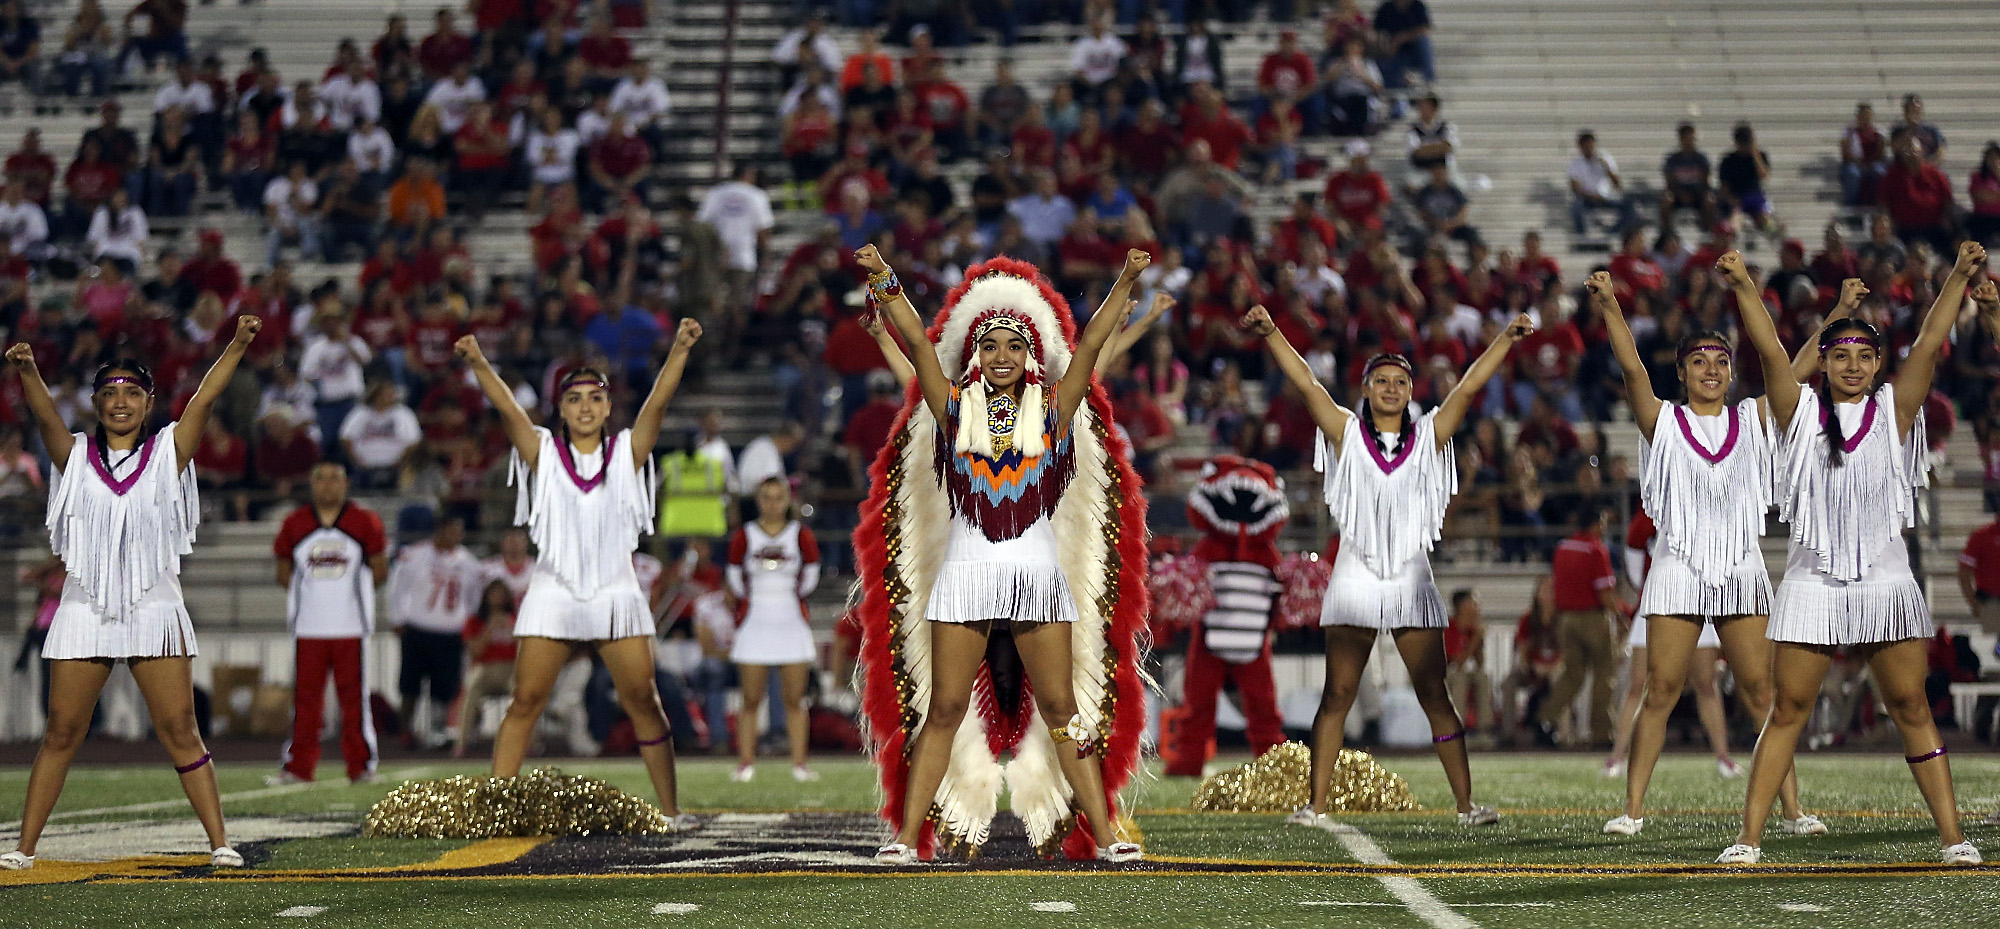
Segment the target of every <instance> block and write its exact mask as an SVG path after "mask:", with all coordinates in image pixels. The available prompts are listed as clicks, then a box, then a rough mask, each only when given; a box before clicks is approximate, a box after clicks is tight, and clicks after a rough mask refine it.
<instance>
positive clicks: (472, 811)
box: [361, 768, 673, 839]
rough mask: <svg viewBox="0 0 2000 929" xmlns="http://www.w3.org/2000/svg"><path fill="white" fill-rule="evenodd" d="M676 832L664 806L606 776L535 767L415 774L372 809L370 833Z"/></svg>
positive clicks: (424, 835) (460, 836) (448, 836)
mask: <svg viewBox="0 0 2000 929" xmlns="http://www.w3.org/2000/svg"><path fill="white" fill-rule="evenodd" d="M672 831H673V823H672V822H671V821H670V820H668V818H667V816H666V814H664V813H662V812H660V809H659V807H656V806H654V805H652V804H651V803H648V802H646V801H644V800H641V799H639V798H638V797H634V796H631V795H630V794H627V793H625V792H624V791H622V790H619V789H618V788H616V787H613V786H611V785H610V784H607V783H605V782H603V781H600V780H596V779H594V778H588V777H575V776H571V775H567V774H564V773H562V772H561V771H558V770H555V769H554V768H536V769H535V770H533V771H530V772H528V773H526V774H523V775H521V776H520V777H468V776H466V775H459V776H457V777H448V778H445V779H443V780H435V781H410V782H408V783H406V784H404V785H403V786H401V787H398V788H396V789H395V790H392V791H390V792H389V795H388V796H386V797H383V798H382V800H381V802H379V803H377V804H375V806H374V807H373V808H371V809H369V811H368V818H367V822H366V825H365V826H364V827H363V828H362V831H361V834H362V835H364V836H367V837H369V838H378V837H380V838H403V839H491V838H498V837H503V836H531V835H653V834H659V833H665V832H672Z"/></svg>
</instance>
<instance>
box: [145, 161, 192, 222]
mask: <svg viewBox="0 0 2000 929" xmlns="http://www.w3.org/2000/svg"><path fill="white" fill-rule="evenodd" d="M194 187H195V180H194V172H193V171H181V172H178V173H175V174H171V175H169V174H167V173H165V172H162V171H155V170H148V171H147V172H146V212H148V213H151V214H153V215H154V216H186V215H188V213H189V212H191V211H192V210H193V209H194Z"/></svg>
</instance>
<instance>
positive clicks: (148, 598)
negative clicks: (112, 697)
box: [42, 574, 195, 659]
mask: <svg viewBox="0 0 2000 929" xmlns="http://www.w3.org/2000/svg"><path fill="white" fill-rule="evenodd" d="M194 656H195V644H194V622H193V620H192V619H190V618H189V616H188V611H187V603H186V602H185V601H184V600H183V599H182V597H181V582H180V579H179V578H177V577H175V576H174V575H172V574H166V575H163V576H161V578H160V580H159V582H158V583H155V584H154V585H153V587H152V589H151V590H148V591H146V593H145V595H144V596H141V597H140V598H139V602H138V603H135V604H133V605H132V609H131V611H130V613H129V616H128V617H127V618H126V619H125V620H123V621H120V620H116V619H112V618H111V617H109V616H106V615H104V611H103V610H100V609H98V608H97V605H96V604H93V603H91V602H90V597H89V595H88V594H86V593H84V591H83V586H82V585H81V584H77V583H74V582H72V583H70V584H68V585H66V586H64V587H63V596H62V602H61V603H60V604H58V605H57V606H56V615H55V618H54V619H53V620H51V621H50V622H49V638H48V641H46V642H44V643H43V644H42V657H44V658H53V659H78V658H192V657H194Z"/></svg>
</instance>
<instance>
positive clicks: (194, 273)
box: [181, 229, 285, 329]
mask: <svg viewBox="0 0 2000 929" xmlns="http://www.w3.org/2000/svg"><path fill="white" fill-rule="evenodd" d="M197 242H198V245H197V246H196V248H195V253H194V257H193V258H189V259H188V260H187V266H186V267H184V268H183V269H181V276H182V277H185V278H187V280H188V283H189V284H191V285H193V287H194V291H195V293H196V294H203V293H212V294H215V295H216V296H217V297H220V298H222V301H223V302H224V303H228V302H229V301H230V300H231V299H233V298H234V297H235V296H236V292H237V291H239V290H242V289H243V272H242V270H241V269H239V268H237V267H236V262H234V261H231V260H229V257H228V256H227V255H224V254H223V253H222V231H221V230H219V229H203V230H202V231H201V234H200V236H199V237H198V238H197ZM272 328H276V329H283V328H285V327H283V326H276V327H272Z"/></svg>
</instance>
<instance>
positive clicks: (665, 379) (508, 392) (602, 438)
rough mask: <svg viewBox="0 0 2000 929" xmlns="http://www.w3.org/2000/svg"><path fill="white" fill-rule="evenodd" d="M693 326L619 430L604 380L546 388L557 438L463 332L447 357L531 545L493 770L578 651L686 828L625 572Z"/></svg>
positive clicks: (640, 611) (518, 742) (631, 579)
mask: <svg viewBox="0 0 2000 929" xmlns="http://www.w3.org/2000/svg"><path fill="white" fill-rule="evenodd" d="M700 338H701V325H700V324H699V323H697V322H695V321H694V320H691V319H683V320H681V324H680V330H679V331H678V332H677V333H675V336H674V344H673V348H672V350H671V351H669V352H668V353H667V362H666V364H665V366H663V367H661V369H660V373H659V375H658V376H657V377H656V378H654V380H653V389H652V391H651V392H650V393H648V394H647V395H646V401H645V403H644V404H643V405H641V406H640V408H639V412H638V415H636V416H635V417H633V421H632V425H631V427H630V428H628V429H625V430H622V431H620V432H617V433H609V434H607V428H606V427H607V420H608V419H609V418H610V416H611V390H610V381H609V380H608V379H607V378H606V377H605V376H604V374H603V373H601V372H599V371H596V370H594V369H591V368H579V369H577V370H575V371H571V372H570V373H569V374H567V375H565V376H564V377H563V379H562V381H561V382H560V383H559V384H558V385H557V390H556V398H557V404H558V406H557V412H558V414H559V416H560V418H561V424H560V426H559V429H560V430H561V431H560V434H558V433H557V432H554V431H551V430H549V429H545V428H543V427H541V426H537V425H535V424H534V423H533V422H532V421H530V420H529V419H528V414H527V412H526V411H525V410H522V409H521V405H520V404H519V403H517V402H515V400H514V391H513V388H511V387H509V386H508V385H507V382H505V381H503V380H501V379H500V375H499V374H497V373H495V372H494V370H493V366H492V365H491V364H489V363H487V361H486V355H485V354H484V353H483V352H481V351H480V348H479V342H478V340H477V339H474V338H473V337H471V336H466V337H464V338H461V339H459V340H458V345H457V347H456V350H457V353H458V356H459V357H460V358H462V359H464V360H465V361H466V362H467V364H469V365H470V366H471V368H472V371H473V373H474V374H475V375H476V376H477V377H478V378H479V386H480V387H481V389H483V390H484V391H485V392H486V399H487V401H488V402H490V403H492V404H493V408H494V409H495V410H498V411H499V413H500V420H501V422H502V424H504V426H505V427H506V430H507V438H508V440H509V441H510V442H512V444H513V446H514V454H513V460H512V462H510V464H509V480H510V481H511V482H513V483H515V484H516V485H517V486H518V488H519V492H518V494H517V495H516V497H515V501H514V521H515V523H517V524H521V525H526V526H527V527H528V535H529V538H530V539H532V540H533V541H534V543H535V549H536V557H535V569H534V574H533V575H532V576H531V577H530V578H529V581H528V592H527V594H526V595H525V596H524V597H522V599H521V603H520V604H519V614H518V617H517V619H516V620H515V624H514V637H515V642H516V649H515V661H514V700H513V702H512V703H510V704H508V706H507V716H506V719H505V720H503V721H502V722H501V724H500V733H499V735H498V736H497V737H496V738H495V739H494V742H493V774H494V776H495V777H514V776H516V775H518V774H520V772H521V759H522V756H524V755H526V754H527V752H528V743H529V741H530V739H531V737H532V736H533V735H534V729H535V721H536V720H538V719H540V718H541V715H542V711H543V710H544V709H545V708H547V706H548V703H549V694H550V690H551V689H552V687H553V685H554V683H555V679H556V675H557V674H559V673H560V672H561V671H562V668H563V665H565V664H567V663H568V662H569V660H570V658H571V657H572V656H574V655H575V654H576V653H577V652H578V650H580V649H582V648H586V647H588V648H594V649H595V650H596V651H597V655H598V657H599V658H600V659H602V660H603V662H604V666H605V668H606V669H607V670H609V671H610V672H611V680H612V684H613V686H615V687H616V688H617V691H618V702H619V704H620V705H621V706H622V707H624V710H625V712H626V714H627V715H629V716H631V717H632V726H633V729H634V732H635V734H636V735H637V736H638V739H639V757H640V758H642V759H643V760H644V761H645V763H646V773H647V775H648V776H650V777H651V778H652V781H653V791H654V793H655V794H656V795H657V796H658V797H659V801H660V809H661V810H662V811H663V812H665V813H666V815H667V816H668V817H669V818H671V819H673V820H674V821H675V824H676V825H677V826H687V825H690V824H691V820H689V819H683V818H682V817H681V815H680V805H679V802H678V800H677V798H676V792H675V788H674V750H673V744H672V743H671V742H670V741H669V740H668V735H669V733H668V730H667V716H666V711H665V710H664V709H663V708H662V707H661V705H660V693H659V689H658V687H657V685H655V684H654V682H653V631H654V624H653V610H652V606H651V602H650V600H649V599H648V597H647V595H646V591H645V589H643V588H642V587H640V586H639V578H638V574H637V572H635V571H634V569H633V567H632V553H633V551H635V550H636V549H637V548H638V547H639V536H640V534H641V533H644V532H647V531H650V529H651V527H652V523H653V516H654V513H653V478H652V454H653V444H654V442H655V441H656V440H657V439H658V438H659V435H660V420H661V419H662V418H663V417H664V416H665V415H666V412H667V401H669V400H671V399H672V398H673V395H674V391H675V390H676V389H677V388H678V387H679V386H680V382H681V372H682V371H683V370H684V369H685V368H686V367H687V360H688V352H689V351H690V350H691V349H693V348H694V344H695V342H696V341H697V340H699V339H700Z"/></svg>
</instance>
